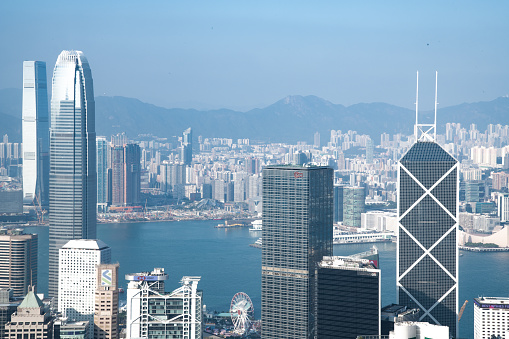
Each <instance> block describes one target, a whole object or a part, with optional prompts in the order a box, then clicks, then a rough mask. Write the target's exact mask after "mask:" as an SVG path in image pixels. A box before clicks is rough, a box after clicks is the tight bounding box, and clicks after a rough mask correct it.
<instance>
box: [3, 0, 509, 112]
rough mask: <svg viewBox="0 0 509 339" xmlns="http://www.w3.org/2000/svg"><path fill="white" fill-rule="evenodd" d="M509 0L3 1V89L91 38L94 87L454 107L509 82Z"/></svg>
mask: <svg viewBox="0 0 509 339" xmlns="http://www.w3.org/2000/svg"><path fill="white" fill-rule="evenodd" d="M508 14H509V2H508V1H447V2H443V1H420V2H414V1H349V2H347V1H317V2H315V1H313V2H312V1H180V2H175V1H128V0H127V1H126V0H123V1H115V0H108V1H89V0H88V1H79V2H78V1H51V2H46V1H21V0H20V1H13V0H2V1H0V88H9V87H17V88H21V82H22V61H23V60H42V61H46V62H47V67H48V70H49V73H50V74H51V72H52V70H53V66H54V64H55V61H56V58H57V56H58V54H59V53H60V51H61V50H63V49H77V50H82V51H83V52H84V53H85V55H86V56H87V58H88V60H89V62H90V66H91V68H92V74H93V78H94V86H95V93H96V95H108V96H113V95H121V96H127V97H135V98H138V99H140V100H142V101H145V102H150V103H153V104H156V105H160V106H165V107H174V106H181V107H183V106H186V107H227V108H240V109H248V108H252V107H261V106H265V105H268V104H271V103H273V102H274V101H276V100H278V99H281V98H282V97H284V96H286V95H293V94H300V95H310V94H312V95H317V96H319V97H322V98H324V99H327V100H330V101H332V102H334V103H340V104H344V105H351V104H355V103H359V102H379V101H382V102H387V103H391V104H395V105H399V106H404V107H413V103H414V101H415V71H416V70H419V72H420V78H421V84H420V88H421V96H420V100H419V102H420V103H421V107H422V108H423V109H430V108H431V107H432V106H433V96H434V71H435V70H438V71H439V102H440V104H441V106H442V107H444V106H450V105H454V104H459V103H463V102H475V101H482V100H492V99H494V98H496V97H499V96H503V95H507V94H509V80H508V79H509V67H508V65H509V53H508V52H509V20H508Z"/></svg>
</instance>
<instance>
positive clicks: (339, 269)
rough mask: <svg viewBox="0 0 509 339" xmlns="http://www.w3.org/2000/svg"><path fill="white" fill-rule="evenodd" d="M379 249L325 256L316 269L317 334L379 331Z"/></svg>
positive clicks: (332, 338)
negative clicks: (342, 255) (347, 255)
mask: <svg viewBox="0 0 509 339" xmlns="http://www.w3.org/2000/svg"><path fill="white" fill-rule="evenodd" d="M378 263H379V260H378V250H377V249H376V247H373V248H372V249H371V250H370V251H367V252H364V253H359V254H356V255H353V256H349V257H324V258H323V260H322V261H321V262H320V263H319V264H318V269H317V311H316V319H317V326H316V328H317V338H320V339H342V338H344V339H350V338H357V336H358V335H361V334H362V335H373V336H374V335H380V332H381V324H380V306H381V305H380V303H381V293H380V292H381V281H380V269H379V268H378Z"/></svg>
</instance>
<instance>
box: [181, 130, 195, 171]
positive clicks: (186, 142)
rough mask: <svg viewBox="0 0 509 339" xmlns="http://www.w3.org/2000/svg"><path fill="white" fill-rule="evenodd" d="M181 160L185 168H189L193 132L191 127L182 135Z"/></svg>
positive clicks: (191, 157)
mask: <svg viewBox="0 0 509 339" xmlns="http://www.w3.org/2000/svg"><path fill="white" fill-rule="evenodd" d="M181 160H182V162H183V163H184V165H186V166H190V165H191V163H192V162H193V132H192V130H191V127H189V128H188V129H186V130H185V131H184V133H182V154H181Z"/></svg>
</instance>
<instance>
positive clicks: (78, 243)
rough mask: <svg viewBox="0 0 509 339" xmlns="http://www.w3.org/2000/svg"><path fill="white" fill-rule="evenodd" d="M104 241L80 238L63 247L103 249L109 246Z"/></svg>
mask: <svg viewBox="0 0 509 339" xmlns="http://www.w3.org/2000/svg"><path fill="white" fill-rule="evenodd" d="M108 247H109V246H108V245H106V244H105V243H104V242H102V241H101V240H98V239H78V240H70V241H68V242H67V244H65V245H64V246H62V248H74V249H83V250H102V249H103V248H108Z"/></svg>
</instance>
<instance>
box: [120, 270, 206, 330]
mask: <svg viewBox="0 0 509 339" xmlns="http://www.w3.org/2000/svg"><path fill="white" fill-rule="evenodd" d="M125 277H126V280H128V281H129V284H128V288H127V320H126V331H127V336H126V337H127V339H131V338H132V339H134V338H155V337H156V336H157V337H158V338H159V337H160V338H182V339H201V338H202V332H203V329H202V292H201V291H199V290H198V289H197V288H198V282H199V281H200V278H201V277H186V276H185V277H182V280H181V281H180V283H181V285H182V286H181V287H180V288H178V289H176V290H174V291H173V292H171V293H170V292H165V291H164V282H165V281H166V280H168V274H166V273H164V269H163V268H155V269H154V271H152V272H150V273H149V272H143V273H134V274H127V275H126V276H125Z"/></svg>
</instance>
